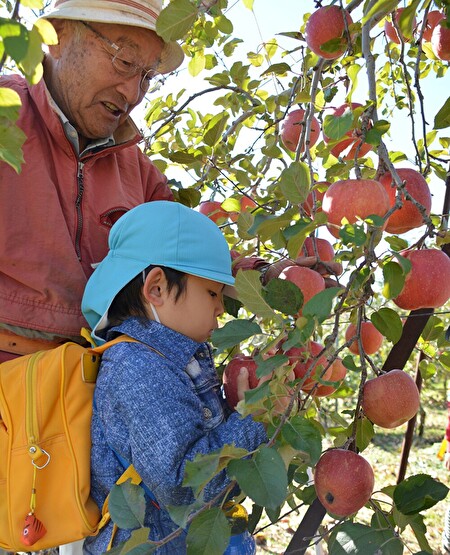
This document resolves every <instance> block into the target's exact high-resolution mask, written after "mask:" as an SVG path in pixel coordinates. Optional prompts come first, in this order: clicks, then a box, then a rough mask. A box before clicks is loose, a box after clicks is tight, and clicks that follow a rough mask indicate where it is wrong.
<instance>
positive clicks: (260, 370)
mask: <svg viewBox="0 0 450 555" xmlns="http://www.w3.org/2000/svg"><path fill="white" fill-rule="evenodd" d="M255 362H256V364H257V368H256V377H257V378H263V377H264V376H268V375H269V374H270V373H271V372H273V371H274V370H276V369H277V368H281V367H282V366H284V365H285V364H287V363H288V362H289V359H288V357H287V356H286V355H274V356H272V357H269V358H266V359H263V358H262V357H261V356H260V355H257V356H256V357H255Z"/></svg>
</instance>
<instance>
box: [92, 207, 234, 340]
mask: <svg viewBox="0 0 450 555" xmlns="http://www.w3.org/2000/svg"><path fill="white" fill-rule="evenodd" d="M108 243H109V252H108V254H107V256H106V258H104V259H103V260H102V261H101V262H100V264H98V266H97V267H96V269H95V270H94V273H93V274H92V276H91V277H90V278H89V280H88V282H87V285H86V288H85V291H84V296H83V300H82V304H81V309H82V311H83V314H84V317H85V318H86V320H87V321H88V323H89V326H90V328H91V330H92V336H93V338H94V339H98V340H99V341H103V339H101V338H99V337H97V336H96V335H95V334H96V332H97V331H99V330H101V329H103V328H105V327H106V326H107V325H108V310H109V307H110V306H111V303H112V301H113V300H114V298H115V297H116V295H117V294H118V293H119V291H120V290H121V289H122V288H123V287H125V285H127V284H128V283H129V282H130V281H131V280H132V279H133V278H135V277H136V276H137V275H138V274H139V273H140V272H142V270H145V268H147V266H150V265H151V264H153V265H160V266H166V267H168V268H173V269H174V270H179V271H181V272H185V273H187V274H192V275H194V276H199V277H202V278H206V279H210V280H212V281H217V282H219V283H224V284H226V285H234V278H233V276H232V274H231V256H230V251H229V248H228V244H227V241H226V239H225V237H224V236H223V234H222V232H221V231H220V229H219V228H218V227H217V225H216V224H215V223H214V222H213V221H211V220H210V219H209V218H208V217H207V216H205V215H203V214H200V212H196V211H195V210H192V209H191V208H187V207H186V206H184V205H182V204H179V203H177V202H170V201H154V202H148V203H145V204H141V205H139V206H137V207H135V208H133V209H132V210H130V211H129V212H127V213H126V214H124V215H123V216H122V217H121V218H120V219H119V220H118V221H117V222H116V223H115V224H114V225H113V227H112V228H111V232H110V234H109V241H108Z"/></svg>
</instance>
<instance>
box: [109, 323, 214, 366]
mask: <svg viewBox="0 0 450 555" xmlns="http://www.w3.org/2000/svg"><path fill="white" fill-rule="evenodd" d="M121 333H125V334H126V335H129V336H130V337H132V338H133V339H137V340H138V341H140V342H141V343H144V344H146V345H148V346H149V347H153V348H154V349H156V350H157V351H159V352H160V353H162V354H163V355H164V356H165V357H166V358H167V359H169V360H171V361H172V362H175V363H176V364H177V365H182V367H183V368H184V367H185V366H186V365H187V364H188V362H189V361H190V360H191V358H192V357H193V356H194V355H195V353H196V352H197V351H205V350H207V351H208V353H209V354H210V350H209V347H208V344H207V343H197V341H194V340H193V339H190V338H189V337H187V336H186V335H183V334H181V333H178V332H177V331H174V330H172V329H171V328H168V327H166V326H164V325H163V324H159V323H158V322H155V321H154V320H146V321H145V320H142V319H140V318H129V319H128V320H125V322H122V324H120V325H119V326H116V327H114V328H111V329H110V330H109V331H108V332H107V334H106V340H107V341H109V340H111V339H113V338H114V337H116V336H117V335H118V334H121Z"/></svg>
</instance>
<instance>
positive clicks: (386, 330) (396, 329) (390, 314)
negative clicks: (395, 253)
mask: <svg viewBox="0 0 450 555" xmlns="http://www.w3.org/2000/svg"><path fill="white" fill-rule="evenodd" d="M397 266H398V264H397ZM370 320H371V321H372V324H373V325H374V326H375V327H376V328H377V330H378V331H379V332H380V333H382V334H383V335H384V337H387V338H388V339H389V340H390V341H392V343H397V341H398V340H399V339H400V337H401V336H402V333H403V324H402V320H401V318H400V316H399V315H398V314H397V313H396V312H394V311H393V310H391V309H390V308H385V307H383V308H380V310H378V311H377V312H373V313H372V314H371V316H370Z"/></svg>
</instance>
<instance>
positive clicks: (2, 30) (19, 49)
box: [0, 18, 29, 63]
mask: <svg viewBox="0 0 450 555" xmlns="http://www.w3.org/2000/svg"><path fill="white" fill-rule="evenodd" d="M0 36H1V37H2V39H3V44H4V47H5V51H6V53H7V54H8V55H9V56H10V57H11V58H12V59H13V60H14V61H15V62H17V63H19V62H20V61H21V60H23V58H25V56H26V54H27V51H28V44H29V31H28V29H27V28H26V27H25V26H24V25H22V24H21V23H18V22H17V21H14V20H12V19H4V18H0Z"/></svg>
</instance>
